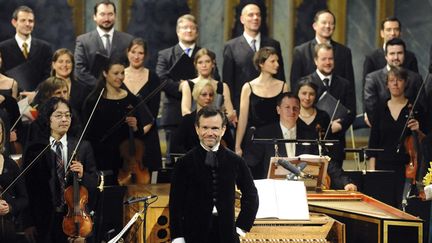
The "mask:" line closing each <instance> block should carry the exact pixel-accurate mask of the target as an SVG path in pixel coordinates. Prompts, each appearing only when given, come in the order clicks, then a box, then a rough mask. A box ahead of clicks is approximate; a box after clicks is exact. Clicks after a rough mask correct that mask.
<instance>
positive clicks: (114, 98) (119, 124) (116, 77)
mask: <svg viewBox="0 0 432 243" xmlns="http://www.w3.org/2000/svg"><path fill="white" fill-rule="evenodd" d="M124 78H125V66H124V65H123V64H122V63H121V62H119V61H118V60H116V59H113V60H110V61H109V63H107V64H106V66H105V67H103V71H102V75H101V77H100V79H99V82H98V84H97V85H96V87H95V88H94V89H93V91H92V92H91V93H90V95H89V96H88V97H87V99H86V101H85V102H84V106H83V122H84V124H85V122H86V121H87V119H88V117H89V116H90V114H91V111H92V109H93V107H94V106H95V104H96V101H97V99H98V97H99V95H100V94H101V92H102V91H103V93H102V97H101V99H100V101H99V103H98V104H97V109H96V110H95V112H94V114H93V117H92V119H91V121H90V123H89V127H88V132H87V134H86V135H87V139H88V140H89V141H90V143H91V144H92V147H93V149H94V151H95V155H96V162H97V169H98V170H111V171H112V172H113V174H114V178H117V175H118V172H119V170H120V168H121V167H122V166H123V162H124V160H123V159H122V157H121V153H120V144H122V142H124V141H127V140H128V139H129V138H130V133H132V135H133V137H134V138H136V139H138V140H141V141H142V136H143V134H144V133H145V131H144V130H145V127H146V125H147V124H150V123H152V122H153V119H152V116H151V114H150V113H149V111H148V109H146V105H145V104H143V105H141V106H139V107H138V108H137V109H135V111H134V112H133V113H132V114H128V113H129V112H130V111H131V110H133V109H134V108H135V106H136V105H137V104H138V102H139V99H138V97H136V96H135V95H134V94H132V93H130V92H128V91H127V90H126V89H123V88H122V85H123V80H124ZM138 152H139V151H138ZM131 157H132V156H131ZM140 166H144V165H142V164H140ZM114 178H113V179H114ZM105 179H106V180H105V184H107V185H109V184H111V185H113V184H114V185H116V184H117V181H116V180H115V179H114V180H111V179H110V178H105Z"/></svg>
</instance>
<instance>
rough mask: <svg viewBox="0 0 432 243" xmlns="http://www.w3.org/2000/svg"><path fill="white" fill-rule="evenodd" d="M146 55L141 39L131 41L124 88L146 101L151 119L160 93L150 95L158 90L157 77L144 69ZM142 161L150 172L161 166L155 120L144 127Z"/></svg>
mask: <svg viewBox="0 0 432 243" xmlns="http://www.w3.org/2000/svg"><path fill="white" fill-rule="evenodd" d="M146 54H147V44H146V43H145V42H144V40H142V39H141V38H136V39H134V40H132V42H131V43H130V44H129V46H128V48H127V57H128V60H129V67H127V68H126V69H125V78H124V81H123V84H124V86H125V87H126V89H127V90H129V91H130V92H131V93H132V94H134V95H136V96H137V97H138V98H139V99H141V100H142V99H147V102H145V104H143V105H146V106H147V108H148V110H149V111H150V113H151V115H152V116H153V118H156V117H157V115H158V112H159V104H160V91H158V92H156V93H153V94H152V96H151V97H149V95H150V93H152V92H153V91H154V90H156V89H158V86H159V84H160V80H159V77H158V76H157V74H156V73H155V72H153V71H152V70H149V69H148V68H145V67H144V59H145V55H146ZM143 139H144V145H145V150H144V161H145V163H146V164H147V166H148V167H149V169H150V170H151V171H154V170H157V169H159V168H160V167H161V165H162V155H161V149H160V143H159V134H158V129H157V126H156V119H154V120H153V122H151V123H149V124H147V125H146V126H144V136H143Z"/></svg>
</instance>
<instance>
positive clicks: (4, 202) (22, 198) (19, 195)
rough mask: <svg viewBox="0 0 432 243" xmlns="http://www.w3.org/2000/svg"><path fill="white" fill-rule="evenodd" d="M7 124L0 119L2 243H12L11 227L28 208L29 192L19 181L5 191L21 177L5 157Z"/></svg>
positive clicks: (18, 171)
mask: <svg viewBox="0 0 432 243" xmlns="http://www.w3.org/2000/svg"><path fill="white" fill-rule="evenodd" d="M6 133H7V132H6V130H5V124H4V123H3V121H2V120H1V119H0V189H1V190H0V194H3V195H2V196H0V242H12V241H13V240H14V233H15V232H14V230H13V228H9V229H10V230H7V229H6V228H4V227H9V226H12V225H13V224H15V222H14V221H15V219H16V217H17V216H18V214H19V213H20V212H21V211H22V210H23V209H24V208H25V207H26V206H27V204H28V198H27V191H26V188H25V185H24V181H23V180H18V181H17V182H16V184H14V185H12V186H11V187H10V188H9V189H8V190H7V191H4V190H5V189H6V188H7V187H8V186H9V185H10V184H11V183H12V181H13V180H14V179H15V178H16V177H17V176H18V175H19V173H20V169H19V167H18V165H17V164H16V162H15V161H13V160H12V159H11V158H9V157H8V156H4V148H5V143H6V141H7V139H6Z"/></svg>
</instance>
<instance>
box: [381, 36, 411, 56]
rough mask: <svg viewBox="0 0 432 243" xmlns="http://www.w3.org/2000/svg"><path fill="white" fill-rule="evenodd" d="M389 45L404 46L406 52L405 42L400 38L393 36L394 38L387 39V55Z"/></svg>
mask: <svg viewBox="0 0 432 243" xmlns="http://www.w3.org/2000/svg"><path fill="white" fill-rule="evenodd" d="M389 46H402V47H403V50H404V53H405V48H406V46H405V42H404V41H403V40H402V39H400V38H393V39H391V40H389V41H387V43H386V45H385V54H386V55H387V49H388V47H389Z"/></svg>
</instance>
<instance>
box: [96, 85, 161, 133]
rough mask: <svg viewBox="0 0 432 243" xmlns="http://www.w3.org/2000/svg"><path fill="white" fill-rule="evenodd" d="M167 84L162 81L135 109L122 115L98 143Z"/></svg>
mask: <svg viewBox="0 0 432 243" xmlns="http://www.w3.org/2000/svg"><path fill="white" fill-rule="evenodd" d="M167 83H168V80H165V81H163V82H162V83H161V84H160V85H159V86H158V87H157V88H156V89H154V90H152V92H150V94H148V95H147V96H146V97H145V98H143V99H142V100H141V101H140V102H138V104H136V106H135V107H133V108H132V109H131V110H130V111H129V112H127V113H126V115H124V116H123V117H122V118H121V119H120V120H119V121H118V122H116V123H115V124H114V125H113V126H112V127H111V128H110V129H108V131H107V132H106V133H105V136H103V137H102V139H101V140H100V141H105V140H106V139H107V138H108V137H109V136H111V135H112V134H113V132H114V131H115V130H116V129H117V128H119V127H120V126H121V125H122V124H123V122H124V120H125V119H126V117H128V116H130V115H132V114H133V113H134V112H135V111H136V110H137V109H138V107H139V106H141V105H142V104H145V103H147V101H148V100H149V99H151V98H153V96H155V95H156V94H157V93H158V92H160V91H161V90H162V89H163V88H164V87H165V86H166V85H167Z"/></svg>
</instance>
